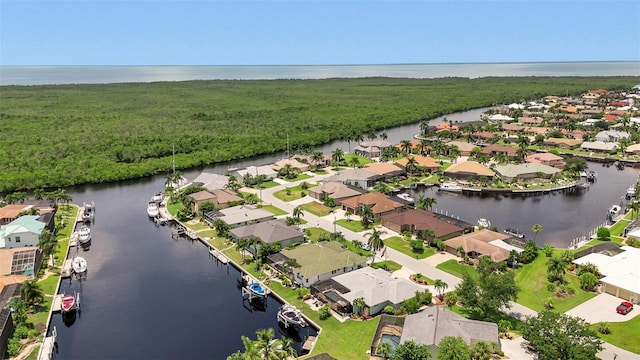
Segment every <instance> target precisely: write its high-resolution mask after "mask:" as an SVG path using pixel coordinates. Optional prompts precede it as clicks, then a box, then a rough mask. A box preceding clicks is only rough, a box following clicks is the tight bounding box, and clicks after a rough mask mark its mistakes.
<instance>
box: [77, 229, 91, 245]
mask: <svg viewBox="0 0 640 360" xmlns="http://www.w3.org/2000/svg"><path fill="white" fill-rule="evenodd" d="M89 240H91V229H89V227H88V226H86V225H82V226H80V229H78V241H80V244H84V243H87V242H89Z"/></svg>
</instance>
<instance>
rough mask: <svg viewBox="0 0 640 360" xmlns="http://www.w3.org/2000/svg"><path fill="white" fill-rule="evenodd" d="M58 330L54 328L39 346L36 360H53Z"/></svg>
mask: <svg viewBox="0 0 640 360" xmlns="http://www.w3.org/2000/svg"><path fill="white" fill-rule="evenodd" d="M57 343H58V329H57V328H56V327H55V326H54V327H53V330H51V336H47V337H45V338H44V340H43V341H42V345H40V350H39V351H38V357H37V358H36V359H38V360H53V359H55V357H56V356H55V353H56V348H57V347H58V345H57Z"/></svg>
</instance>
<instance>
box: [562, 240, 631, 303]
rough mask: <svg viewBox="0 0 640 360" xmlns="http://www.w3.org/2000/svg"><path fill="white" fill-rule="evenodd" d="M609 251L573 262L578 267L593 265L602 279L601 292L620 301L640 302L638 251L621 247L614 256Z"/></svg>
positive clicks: (589, 255) (628, 247)
mask: <svg viewBox="0 0 640 360" xmlns="http://www.w3.org/2000/svg"><path fill="white" fill-rule="evenodd" d="M611 253H614V252H613V251H609V252H607V253H606V254H604V253H592V254H588V255H586V256H583V257H581V258H578V259H575V260H574V261H573V263H574V264H576V265H577V266H578V267H580V266H581V265H584V264H593V265H595V266H597V267H598V271H600V274H602V275H603V276H604V277H603V278H602V279H600V283H601V284H602V287H601V291H602V292H605V293H607V294H611V295H614V296H617V297H619V298H621V299H624V300H627V301H631V302H634V303H638V301H640V249H638V248H634V247H631V246H622V247H621V248H620V249H619V252H617V253H615V254H614V255H609V254H611Z"/></svg>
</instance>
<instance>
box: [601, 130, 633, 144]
mask: <svg viewBox="0 0 640 360" xmlns="http://www.w3.org/2000/svg"><path fill="white" fill-rule="evenodd" d="M629 136H630V135H629V133H628V132H625V131H616V130H605V131H600V132H599V133H597V134H596V141H602V142H618V141H620V139H629Z"/></svg>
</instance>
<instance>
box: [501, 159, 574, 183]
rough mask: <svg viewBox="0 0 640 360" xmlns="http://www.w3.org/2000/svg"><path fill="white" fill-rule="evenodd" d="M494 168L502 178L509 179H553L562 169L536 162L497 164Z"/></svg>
mask: <svg viewBox="0 0 640 360" xmlns="http://www.w3.org/2000/svg"><path fill="white" fill-rule="evenodd" d="M494 169H495V171H496V174H497V175H498V176H499V177H500V178H501V179H504V180H507V181H511V180H513V179H534V178H544V179H551V178H553V177H554V176H556V175H557V174H558V173H559V172H560V171H562V170H560V169H558V168H555V167H552V166H547V165H542V164H536V163H524V164H504V165H496V166H495V168H494Z"/></svg>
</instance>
